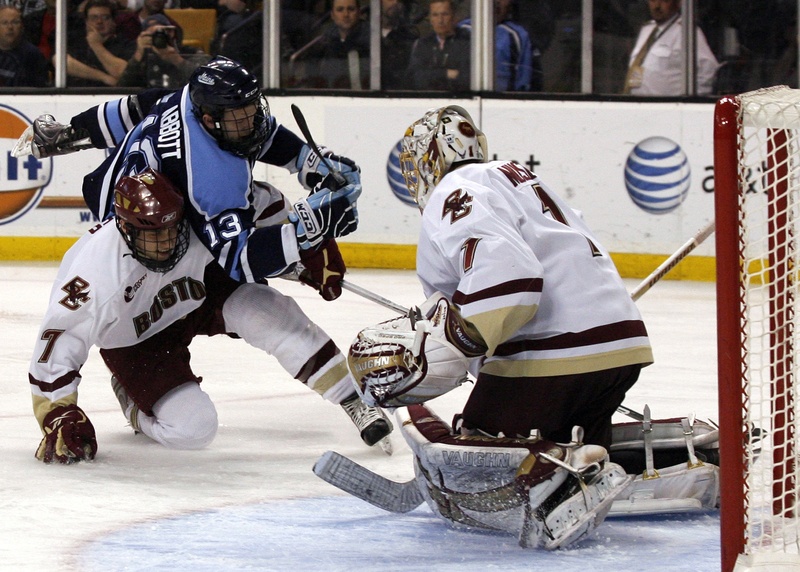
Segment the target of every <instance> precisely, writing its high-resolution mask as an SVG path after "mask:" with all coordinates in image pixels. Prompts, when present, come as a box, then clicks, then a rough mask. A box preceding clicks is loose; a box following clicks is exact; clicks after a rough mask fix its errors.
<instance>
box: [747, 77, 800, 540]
mask: <svg viewBox="0 0 800 572" xmlns="http://www.w3.org/2000/svg"><path fill="white" fill-rule="evenodd" d="M739 100H740V113H741V117H740V121H739V134H738V135H739V137H738V142H739V205H738V206H739V213H740V216H739V249H740V255H741V256H740V264H741V268H740V276H741V281H740V296H741V299H740V307H741V314H740V325H741V332H740V334H741V340H742V356H741V357H742V364H741V365H742V374H743V375H742V408H743V412H744V423H743V426H742V428H741V430H742V444H743V454H744V459H743V461H744V466H745V480H744V501H745V520H746V522H745V553H746V554H758V553H769V552H781V553H789V554H800V528H798V519H797V516H798V513H800V510H799V509H798V506H797V499H798V496H799V494H800V491H799V490H798V464H800V463H798V450H800V448H799V447H798V444H797V435H798V431H797V417H796V414H795V408H796V406H797V403H798V387H800V382H799V381H798V367H799V364H800V360H799V359H796V357H795V355H796V352H797V350H798V348H800V340H798V335H799V333H800V328H798V324H797V319H798V312H797V311H796V309H795V307H796V305H797V304H798V302H800V292H798V285H799V281H798V275H797V272H798V269H800V265H799V264H798V256H800V244H798V239H800V90H790V89H788V88H784V87H779V88H769V89H766V90H760V91H758V92H752V93H749V94H743V95H741V96H739Z"/></svg>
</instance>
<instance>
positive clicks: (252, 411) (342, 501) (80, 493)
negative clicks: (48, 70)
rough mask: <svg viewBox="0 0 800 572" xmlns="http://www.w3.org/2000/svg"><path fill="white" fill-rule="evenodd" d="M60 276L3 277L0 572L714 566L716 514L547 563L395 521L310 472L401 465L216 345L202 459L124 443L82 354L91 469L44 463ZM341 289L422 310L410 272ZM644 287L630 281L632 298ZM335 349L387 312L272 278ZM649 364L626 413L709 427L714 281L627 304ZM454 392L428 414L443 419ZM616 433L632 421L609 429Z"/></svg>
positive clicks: (597, 537)
mask: <svg viewBox="0 0 800 572" xmlns="http://www.w3.org/2000/svg"><path fill="white" fill-rule="evenodd" d="M55 271H56V266H55V264H36V263H16V264H13V263H2V264H0V332H2V340H3V342H2V344H0V365H2V372H3V375H2V377H0V443H2V452H3V456H2V459H3V460H2V463H0V569H2V570H9V571H19V570H25V571H27V570H30V571H43V570H48V571H79V570H80V571H84V570H98V571H99V570H103V571H113V570H175V571H179V570H186V571H189V570H192V571H212V570H213V571H233V570H246V569H247V570H293V571H304V570H325V571H335V570H426V571H429V570H453V571H470V570H487V569H488V570H503V571H507V570H508V571H510V570H532V569H536V570H539V571H543V572H549V571H551V570H558V571H559V572H572V571H575V572H587V571H592V570H604V571H605V570H614V571H617V572H622V571H628V570H631V571H633V570H637V571H639V570H642V569H656V570H669V571H692V572H697V571H713V570H718V569H719V546H718V544H719V519H718V514H717V513H716V512H714V511H710V512H703V513H699V514H694V515H681V516H674V515H673V516H668V517H667V516H665V517H636V518H631V517H626V518H614V519H609V520H607V521H606V522H605V523H604V524H603V525H602V526H601V527H600V528H599V529H598V530H597V531H596V533H595V534H594V535H593V536H592V537H591V538H589V539H587V540H586V541H584V542H583V543H581V544H579V545H577V546H574V547H571V548H569V549H567V550H560V551H556V552H553V553H545V552H539V551H532V550H522V549H520V548H519V547H518V546H517V544H516V542H515V539H513V538H511V537H507V536H498V535H492V534H485V533H466V532H461V531H455V530H452V529H449V528H448V527H447V526H445V525H444V524H443V523H442V522H441V521H439V520H438V519H436V518H435V517H434V516H433V515H432V514H431V513H430V511H429V510H428V509H427V508H426V507H425V506H424V505H423V506H421V507H419V508H418V509H417V510H415V511H413V512H411V513H409V514H406V515H395V514H389V513H385V512H383V511H381V510H380V509H377V508H375V507H372V506H371V505H368V504H366V503H364V502H361V501H359V500H357V499H354V498H351V497H347V496H344V494H343V493H340V492H339V491H338V490H337V489H334V488H333V487H331V486H330V485H328V484H327V483H325V482H323V481H321V480H320V479H318V478H317V477H315V476H314V474H313V473H312V472H311V467H312V466H313V464H314V461H315V460H316V459H317V457H318V456H319V455H321V454H322V453H323V452H324V451H326V450H328V449H334V450H336V451H339V452H340V453H342V454H344V455H347V456H349V457H352V458H353V459H355V460H356V461H358V462H359V463H361V464H363V465H365V466H366V467H368V468H370V469H371V470H374V471H377V472H379V473H380V474H382V475H384V476H386V477H389V478H392V479H395V480H401V481H402V480H408V479H410V478H411V476H412V474H413V469H412V466H411V459H410V453H409V450H408V448H407V446H406V445H405V443H404V442H403V440H402V437H400V436H399V435H396V434H395V435H393V444H394V448H395V454H394V455H393V456H392V457H387V456H386V455H384V454H383V453H382V452H380V451H377V450H372V449H369V448H367V447H366V446H364V445H363V444H362V442H361V440H360V439H359V437H358V433H357V431H356V430H355V427H354V426H353V425H352V424H351V423H350V421H349V419H348V418H347V416H346V415H345V414H344V412H343V411H342V410H341V408H339V407H338V406H334V405H331V404H329V403H327V402H325V401H323V400H322V399H320V398H319V397H318V396H317V395H316V394H314V393H312V392H311V391H309V390H308V389H306V388H305V387H303V386H302V385H300V384H299V383H298V382H296V381H294V380H293V379H291V378H290V377H289V376H288V375H287V374H286V373H285V372H284V371H283V370H282V369H281V368H280V367H279V366H278V364H277V362H276V361H275V360H274V359H272V358H270V357H269V356H266V355H264V354H263V353H261V352H259V351H258V350H255V349H254V348H251V347H249V346H247V345H246V344H245V343H244V342H242V341H241V340H232V339H229V338H225V337H216V338H198V339H197V340H196V341H195V342H194V343H193V344H192V360H193V361H192V364H193V368H194V371H195V373H197V374H198V375H201V376H203V379H204V381H203V387H204V389H205V390H206V391H207V392H208V393H209V394H210V395H211V397H212V399H213V400H214V402H215V404H216V406H217V409H218V412H219V418H220V423H221V426H220V430H219V433H218V435H217V438H216V440H215V441H214V442H213V443H212V444H211V446H210V447H208V448H207V449H205V450H202V451H169V450H166V449H164V448H163V447H160V446H158V445H156V444H154V443H152V442H149V441H148V440H147V438H145V437H143V436H141V435H138V436H137V435H134V434H133V432H132V431H131V430H130V428H129V427H127V426H126V422H125V420H124V418H123V417H122V414H121V413H120V410H119V406H118V404H117V401H116V399H115V397H114V394H113V392H112V391H111V386H110V383H109V374H108V372H107V370H106V369H105V366H104V365H103V363H102V360H101V359H100V357H99V356H98V355H97V353H96V351H93V353H92V355H91V356H90V358H89V361H88V362H87V364H86V365H85V366H84V368H83V370H82V374H83V383H82V384H81V387H80V405H81V406H82V407H83V408H84V410H85V411H86V412H87V414H88V415H89V416H90V418H91V420H92V422H93V423H94V426H95V428H96V430H97V436H98V443H99V452H98V457H97V459H96V461H95V462H93V463H79V464H76V465H71V466H53V465H44V464H42V463H39V462H38V461H36V460H35V458H34V456H33V452H34V450H35V449H36V446H37V444H38V442H39V439H40V433H39V429H38V427H37V424H36V421H35V419H34V417H33V414H32V411H31V401H30V391H29V386H28V383H27V369H28V362H29V360H30V352H31V349H32V347H33V340H34V338H35V336H36V334H37V331H38V326H39V320H40V319H41V316H42V314H43V313H44V310H45V307H46V304H47V299H48V295H49V290H50V287H51V281H52V279H53V278H54V276H55ZM348 277H349V279H350V280H351V281H352V282H354V283H356V284H358V285H360V286H363V287H365V288H368V289H370V290H372V291H374V292H376V293H378V294H380V295H382V296H384V297H386V298H389V299H391V300H393V301H394V302H397V303H398V304H401V305H404V306H410V305H414V304H418V303H420V302H422V293H421V289H420V287H419V286H418V284H417V281H416V278H415V277H414V274H413V273H412V272H401V271H367V270H358V269H355V270H352V271H351V272H350V273H349V274H348ZM636 284H637V281H628V282H627V285H628V288H629V290H633V288H634V287H635V286H636ZM273 285H275V286H276V287H278V288H279V289H281V290H282V291H284V292H286V293H288V294H290V295H292V296H294V297H295V298H296V299H297V300H298V302H299V303H300V305H301V306H302V307H303V308H304V309H305V310H306V312H307V313H308V314H309V315H310V316H311V317H312V318H313V319H314V320H315V321H316V322H317V323H319V324H320V325H321V326H322V327H323V328H324V329H325V330H326V331H328V333H329V334H330V335H331V336H332V337H333V338H334V340H336V342H337V343H338V344H339V346H340V347H342V348H346V347H347V346H348V345H349V343H350V341H351V340H352V338H353V337H354V336H355V334H356V333H357V332H358V330H359V329H361V328H362V327H364V326H367V325H370V324H372V323H375V322H378V321H382V320H385V319H389V318H391V317H393V316H394V315H393V314H392V312H391V311H390V310H386V309H385V308H383V307H381V306H377V305H376V304H374V303H373V302H369V301H367V300H364V299H363V298H360V297H358V296H356V295H354V294H352V293H350V292H345V293H344V294H343V295H342V297H341V298H340V299H339V300H337V301H335V302H324V301H323V300H322V299H321V298H320V297H319V296H318V295H317V294H316V293H315V292H314V291H313V290H311V289H309V288H307V287H303V286H301V285H299V284H296V283H291V282H286V281H281V280H276V281H273ZM638 305H639V307H640V308H641V311H642V314H643V315H644V318H645V321H646V323H647V326H648V329H649V331H650V334H651V337H652V340H653V344H654V350H655V355H656V364H654V365H653V366H650V367H648V368H647V369H645V370H644V371H643V373H642V376H641V378H640V380H639V383H638V384H637V385H636V386H635V387H634V388H633V389H632V390H631V391H630V392H629V394H628V399H626V401H625V404H626V405H627V406H628V407H630V408H632V409H634V410H637V411H641V409H642V408H643V407H644V405H645V404H649V405H650V407H651V409H652V411H653V415H654V416H655V417H672V416H684V415H687V414H689V413H695V414H696V415H697V416H698V417H699V418H701V419H709V418H710V419H715V420H716V418H717V416H716V411H717V403H716V361H715V360H716V345H715V344H716V342H715V326H714V315H715V310H714V285H713V284H705V283H690V282H671V281H662V282H660V283H659V284H657V285H656V286H655V287H653V289H652V290H650V291H649V292H648V293H647V294H645V295H644V296H643V297H642V298H641V299H640V300H639V302H638ZM468 391H469V387H468V386H467V387H462V388H459V389H458V390H456V391H454V392H452V393H450V394H448V395H445V396H443V397H441V398H439V399H437V400H435V401H433V402H431V407H432V408H433V409H434V410H435V411H436V412H437V413H439V414H440V415H441V416H442V417H443V418H444V419H449V418H450V417H451V416H452V414H453V413H455V412H457V411H458V410H459V408H460V405H461V404H462V403H463V402H464V400H465V397H466V395H467V392H468ZM617 420H619V421H624V420H627V419H626V418H625V417H623V416H621V415H620V416H619V417H618V419H617Z"/></svg>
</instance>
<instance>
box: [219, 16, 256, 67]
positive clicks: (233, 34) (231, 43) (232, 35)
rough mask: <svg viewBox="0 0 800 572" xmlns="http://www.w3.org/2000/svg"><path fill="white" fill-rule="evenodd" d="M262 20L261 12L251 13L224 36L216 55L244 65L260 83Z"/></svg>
mask: <svg viewBox="0 0 800 572" xmlns="http://www.w3.org/2000/svg"><path fill="white" fill-rule="evenodd" d="M262 20H263V18H262V12H261V10H255V11H251V12H250V14H249V16H248V17H247V18H245V19H244V20H242V21H241V22H239V23H238V24H236V25H235V26H234V27H232V28H231V29H230V30H228V31H227V32H225V33H224V34H222V37H221V38H220V43H219V48H218V49H217V53H216V55H219V56H225V57H226V58H230V59H232V60H234V61H237V62H239V63H240V64H242V65H243V66H244V67H245V68H247V69H248V70H250V72H251V73H253V74H254V75H255V76H256V77H257V78H258V80H259V83H260V82H261V80H262V73H261V54H262V49H263V48H262V42H263V34H264V32H263V27H262V25H261V22H262Z"/></svg>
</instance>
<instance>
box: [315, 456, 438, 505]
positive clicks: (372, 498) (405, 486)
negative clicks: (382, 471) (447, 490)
mask: <svg viewBox="0 0 800 572" xmlns="http://www.w3.org/2000/svg"><path fill="white" fill-rule="evenodd" d="M314 474H315V475H317V476H318V477H319V478H321V479H322V480H323V481H325V482H327V483H329V484H331V485H333V486H334V487H336V488H338V489H340V490H343V491H344V492H346V493H348V494H351V495H353V496H354V497H357V498H360V499H361V500H363V501H366V502H368V503H370V504H371V505H373V506H376V507H378V508H380V509H382V510H385V511H389V512H398V513H405V512H409V511H412V510H414V509H415V508H417V507H418V506H419V505H421V504H422V502H423V501H424V499H423V497H422V493H420V491H419V489H418V488H417V485H416V483H415V481H414V480H413V479H412V480H410V481H408V482H405V483H398V482H395V481H392V480H391V479H387V478H385V477H382V476H380V475H378V474H377V473H373V472H372V471H370V470H369V469H367V468H365V467H362V466H361V465H359V464H358V463H356V462H355V461H353V460H351V459H348V458H347V457H345V456H344V455H340V454H339V453H337V452H335V451H326V452H325V453H323V454H322V456H321V457H320V458H319V459H318V460H317V462H316V463H315V464H314Z"/></svg>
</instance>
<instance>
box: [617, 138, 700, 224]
mask: <svg viewBox="0 0 800 572" xmlns="http://www.w3.org/2000/svg"><path fill="white" fill-rule="evenodd" d="M690 183H691V169H690V167H689V160H688V159H687V158H686V153H684V152H683V149H681V147H680V145H678V144H677V143H675V142H674V141H672V140H670V139H667V138H666V137H649V138H648V139H645V140H644V141H641V142H640V143H639V144H638V145H636V147H634V148H633V151H631V153H630V155H628V160H627V161H626V163H625V188H626V189H627V190H628V195H630V197H631V199H632V200H633V202H634V203H636V204H637V205H638V206H639V207H641V208H642V209H643V210H645V211H647V212H649V213H653V214H664V213H668V212H671V211H673V210H675V209H676V208H678V207H679V206H680V204H681V203H682V202H683V201H684V199H686V195H687V194H688V193H689V184H690Z"/></svg>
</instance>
